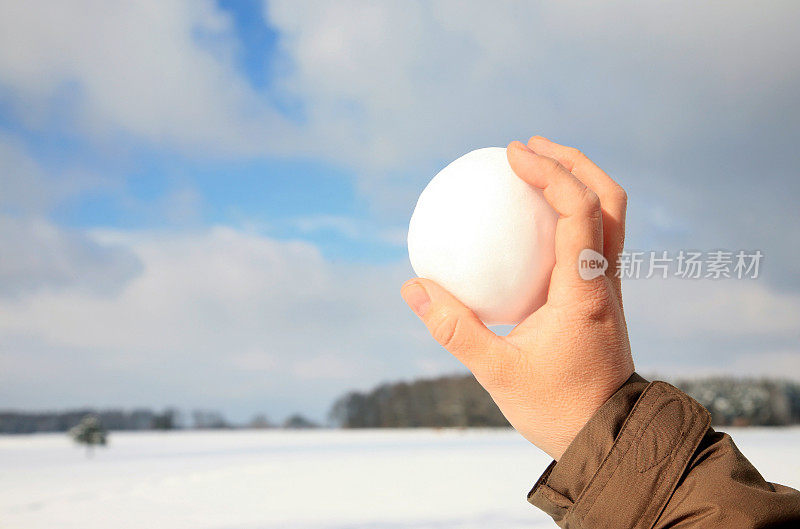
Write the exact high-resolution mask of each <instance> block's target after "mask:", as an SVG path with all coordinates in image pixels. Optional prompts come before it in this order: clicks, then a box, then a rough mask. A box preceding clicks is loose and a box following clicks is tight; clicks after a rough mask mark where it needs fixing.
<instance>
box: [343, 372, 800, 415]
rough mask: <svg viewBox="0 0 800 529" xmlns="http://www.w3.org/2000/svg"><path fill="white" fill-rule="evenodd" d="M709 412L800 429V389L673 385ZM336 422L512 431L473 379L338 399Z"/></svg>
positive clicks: (764, 384) (704, 382)
mask: <svg viewBox="0 0 800 529" xmlns="http://www.w3.org/2000/svg"><path fill="white" fill-rule="evenodd" d="M671 382H672V383H673V384H674V385H676V386H677V387H679V388H680V389H681V390H683V391H685V392H686V393H688V394H689V395H691V396H692V397H693V398H695V399H696V400H697V401H699V402H700V404H702V405H703V406H705V407H706V408H707V409H708V410H709V411H710V412H711V416H712V421H713V423H714V424H715V425H736V426H747V425H754V426H755V425H764V426H778V425H789V424H798V423H800V384H798V383H796V382H790V381H784V380H773V379H738V378H730V377H712V378H702V379H687V380H673V381H671ZM329 415H330V419H331V421H332V422H333V423H334V424H335V425H337V426H340V427H343V428H415V427H471V426H478V427H479V426H485V427H496V426H509V424H508V422H507V421H506V420H505V417H503V415H502V414H501V413H500V410H499V409H498V408H497V406H496V405H495V403H494V401H492V399H491V397H490V396H489V394H488V393H486V391H485V390H484V389H483V388H482V387H481V386H480V385H479V384H478V382H477V381H476V380H475V378H474V377H472V376H471V375H454V376H445V377H439V378H434V379H423V380H416V381H413V382H397V383H389V384H382V385H380V386H378V387H376V388H375V389H373V390H371V391H367V392H358V391H353V392H350V393H347V394H346V395H343V396H342V397H341V398H339V399H337V400H336V401H335V402H334V404H333V406H332V408H331V411H330V414H329Z"/></svg>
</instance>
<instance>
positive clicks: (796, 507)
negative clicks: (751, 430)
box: [528, 375, 800, 529]
mask: <svg viewBox="0 0 800 529" xmlns="http://www.w3.org/2000/svg"><path fill="white" fill-rule="evenodd" d="M528 499H529V501H530V502H531V503H533V504H534V505H536V506H537V507H539V508H541V509H543V510H545V511H546V512H547V513H548V514H550V515H551V516H552V517H553V518H554V520H555V521H556V522H557V523H558V524H559V525H560V526H561V527H580V528H582V529H595V528H600V527H609V528H612V527H613V528H615V529H626V528H651V527H654V528H667V527H686V528H695V529H696V528H710V527H725V528H756V527H758V528H766V527H789V526H792V525H793V524H800V493H798V492H797V491H795V490H794V489H791V488H788V487H784V486H781V485H772V484H770V483H767V482H766V481H765V480H764V479H763V478H762V477H761V475H760V474H759V473H758V471H756V469H755V468H754V467H753V466H752V465H751V464H750V462H749V461H747V459H746V458H745V457H744V456H743V455H742V454H741V453H740V452H739V451H738V450H737V449H736V446H735V445H734V444H733V441H732V440H731V438H730V437H729V436H727V435H724V434H720V433H717V432H715V431H714V430H713V429H712V428H710V417H709V415H708V412H707V411H706V410H705V409H704V408H703V407H702V406H700V405H699V404H698V403H697V402H695V401H694V400H693V399H691V398H690V397H688V396H687V395H686V394H684V393H682V392H681V391H679V390H678V389H676V388H674V387H672V386H670V385H669V384H666V383H663V382H654V383H651V384H648V382H647V381H645V380H644V379H642V378H641V377H638V375H634V376H633V377H631V378H630V379H629V380H628V381H627V382H626V383H625V384H624V385H623V386H622V388H620V390H619V391H617V393H615V394H614V395H613V396H612V397H611V399H609V401H608V402H606V404H604V405H603V406H602V407H601V408H600V410H598V412H597V414H595V416H594V417H593V418H592V419H591V420H590V421H589V423H587V425H586V427H584V429H583V430H581V432H580V433H579V434H578V436H577V437H576V438H575V440H574V441H573V443H572V444H571V445H570V446H569V448H568V449H567V451H566V452H565V453H564V455H563V456H562V457H561V458H560V460H559V462H558V463H555V462H554V463H553V464H552V465H551V466H550V467H549V468H548V469H547V471H546V472H545V474H544V475H543V476H542V477H541V478H540V480H539V482H538V483H537V484H536V486H535V487H534V489H533V490H532V491H531V493H530V494H529V496H528Z"/></svg>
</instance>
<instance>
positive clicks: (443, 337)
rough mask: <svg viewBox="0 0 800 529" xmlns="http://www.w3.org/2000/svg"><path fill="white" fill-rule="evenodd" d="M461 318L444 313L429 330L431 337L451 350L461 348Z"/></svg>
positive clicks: (462, 342)
mask: <svg viewBox="0 0 800 529" xmlns="http://www.w3.org/2000/svg"><path fill="white" fill-rule="evenodd" d="M460 327H461V318H459V317H458V316H456V315H452V314H445V315H444V316H443V317H442V318H441V319H440V320H439V321H438V322H437V323H436V324H435V325H434V326H433V329H432V330H431V334H432V335H433V339H434V340H436V341H437V342H439V344H441V346H442V347H444V348H445V349H447V350H448V351H451V350H453V349H461V348H462V347H463V346H464V345H465V338H464V334H463V333H462V332H459V331H460Z"/></svg>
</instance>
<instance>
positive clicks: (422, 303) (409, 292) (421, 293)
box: [400, 281, 431, 318]
mask: <svg viewBox="0 0 800 529" xmlns="http://www.w3.org/2000/svg"><path fill="white" fill-rule="evenodd" d="M400 295H401V296H403V299H404V300H405V301H406V303H408V306H409V307H411V310H413V311H414V313H416V315H417V316H419V317H420V318H422V317H423V316H425V313H427V312H428V308H429V307H430V306H431V298H430V297H429V296H428V292H427V291H426V290H425V287H423V286H422V285H420V284H419V283H417V282H415V281H412V282H410V283H406V284H405V285H403V288H402V289H401V290H400Z"/></svg>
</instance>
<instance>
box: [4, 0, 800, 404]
mask: <svg viewBox="0 0 800 529" xmlns="http://www.w3.org/2000/svg"><path fill="white" fill-rule="evenodd" d="M710 20H713V21H714V23H713V24H710V23H709V22H708V21H710ZM566 21H568V22H569V23H566ZM798 22H800V9H798V7H797V6H795V5H793V4H791V3H786V4H783V3H775V4H770V5H768V6H752V5H749V4H747V3H745V2H741V3H738V2H733V3H725V4H724V5H721V4H720V5H716V4H714V5H711V4H709V5H704V6H697V5H695V4H694V3H691V2H683V3H678V4H674V5H670V6H668V7H667V6H662V5H659V4H650V3H635V4H634V3H626V2H613V3H610V4H608V5H606V6H604V7H603V8H600V7H597V6H593V5H585V4H577V3H570V2H564V3H558V4H553V3H535V2H534V3H529V4H526V5H525V6H520V5H518V4H514V3H504V2H499V3H496V4H493V7H492V9H491V10H490V9H488V8H486V7H485V6H484V5H483V4H481V3H470V2H467V3H463V2H462V3H453V2H448V1H440V2H432V3H422V2H419V3H418V2H402V3H400V2H383V3H360V2H339V3H314V2H311V3H304V2H282V1H274V2H268V3H267V2H255V1H253V2H235V1H225V2H172V3H160V2H153V3H137V4H136V5H129V6H104V7H103V8H102V9H101V8H97V7H96V6H80V5H79V4H70V5H66V4H63V5H59V4H54V5H44V4H41V5H40V4H37V3H36V2H30V3H29V2H26V3H24V4H18V5H14V4H8V5H5V6H3V7H2V8H0V189H2V192H0V248H2V254H0V407H3V406H8V407H13V408H33V409H40V408H54V407H70V406H80V405H92V406H103V407H105V406H124V407H130V406H136V405H148V406H155V407H160V406H166V405H176V406H179V407H182V408H184V409H191V408H193V407H207V408H214V409H220V410H222V411H224V412H225V413H227V414H229V415H231V416H232V417H235V418H237V419H246V418H247V417H249V416H250V415H252V414H255V413H258V412H265V413H267V414H268V415H270V416H272V417H273V418H276V419H280V418H281V417H283V416H284V415H286V414H288V413H290V412H292V411H296V410H299V411H302V412H305V413H308V414H309V415H311V416H313V417H315V418H323V417H324V415H325V412H326V410H327V409H328V407H329V406H330V403H331V401H332V400H333V399H334V398H335V397H336V396H337V395H340V394H341V393H343V392H344V391H347V390H349V389H352V388H361V389H365V388H369V387H372V386H373V385H375V384H377V383H379V382H382V381H386V380H396V379H402V378H411V377H417V376H431V375H438V374H442V373H450V372H457V371H460V370H462V368H461V366H460V365H459V364H458V363H457V362H456V361H455V360H453V359H452V358H450V357H449V356H448V355H447V353H446V352H444V351H443V350H442V349H441V348H439V347H438V346H436V345H435V344H433V343H432V342H431V340H430V338H429V337H428V336H427V334H426V332H425V331H424V328H422V327H421V325H420V324H419V322H418V321H416V319H415V318H414V317H413V315H411V314H410V313H409V312H408V310H407V309H406V307H405V306H404V305H403V303H402V301H401V300H400V298H399V295H398V289H399V285H400V284H401V283H402V281H403V280H404V279H406V278H408V277H410V276H411V275H412V271H411V269H410V266H409V265H408V262H407V256H406V250H405V242H404V238H405V230H406V227H407V220H408V217H409V215H410V213H411V211H412V210H413V207H414V203H415V200H416V197H417V196H418V194H419V192H420V191H421V190H422V189H423V187H424V185H425V184H426V182H427V181H428V180H429V179H430V178H431V177H432V176H433V175H434V174H435V173H436V171H438V170H439V169H440V168H441V167H443V166H444V165H445V164H446V163H447V162H448V161H449V160H452V159H454V158H455V157H457V156H459V155H461V154H464V153H465V152H468V151H469V150H472V149H475V148H479V147H484V146H489V145H505V144H507V143H508V142H509V141H511V140H513V139H526V138H527V137H528V136H531V135H533V134H543V135H546V136H549V137H551V138H553V139H555V140H557V141H561V142H563V143H566V144H570V145H575V146H577V147H579V148H581V149H582V150H583V151H584V152H586V153H587V154H589V155H590V156H591V157H592V158H593V159H595V160H596V161H597V162H598V164H600V165H601V166H602V167H603V168H605V169H606V170H607V171H608V172H609V173H610V174H611V175H612V176H614V177H615V178H617V179H618V180H619V181H620V182H621V183H622V184H623V185H624V186H625V187H626V189H627V190H628V193H629V196H630V199H631V200H630V211H629V233H628V247H629V248H638V249H648V250H649V249H654V250H660V249H679V248H694V249H702V250H711V249H717V248H727V249H731V250H738V249H761V250H762V251H763V252H764V254H765V264H764V269H763V275H762V277H761V278H760V279H759V280H757V281H749V282H748V281H740V282H714V281H703V282H698V283H692V282H685V281H684V282H681V281H677V282H676V281H674V280H673V281H631V282H628V283H627V284H626V290H625V297H626V307H627V312H628V314H627V316H628V319H629V327H630V329H631V340H632V344H633V347H634V351H635V355H636V360H637V364H638V366H639V368H640V369H641V370H643V371H646V372H660V373H664V374H667V375H681V374H686V373H718V372H723V373H735V374H753V373H756V374H767V375H782V376H790V377H794V378H800V349H798V345H797V344H798V343H800V341H798V338H800V334H798V332H800V331H799V329H800V268H798V263H799V262H800V238H799V237H800V235H799V234H800V230H798V229H797V227H798V220H800V219H798V215H797V206H796V204H797V201H798V199H800V179H798V178H797V169H796V168H797V167H798V166H800V158H798V156H800V154H799V151H798V150H797V149H796V148H795V147H794V146H795V145H796V144H797V142H798V140H800V129H799V128H798V123H800V101H799V100H798V95H797V94H800V71H798V69H797V68H795V67H793V65H795V64H798V63H800V61H798V60H797V59H798V57H797V50H798V49H800V41H799V40H798V36H797V33H796V31H795V28H796V27H797V23H798ZM654 300H658V302H655V301H654ZM84 378H90V379H91V380H93V381H94V382H93V384H92V385H91V386H87V385H86V384H82V383H78V382H76V381H81V380H83V379H84Z"/></svg>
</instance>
